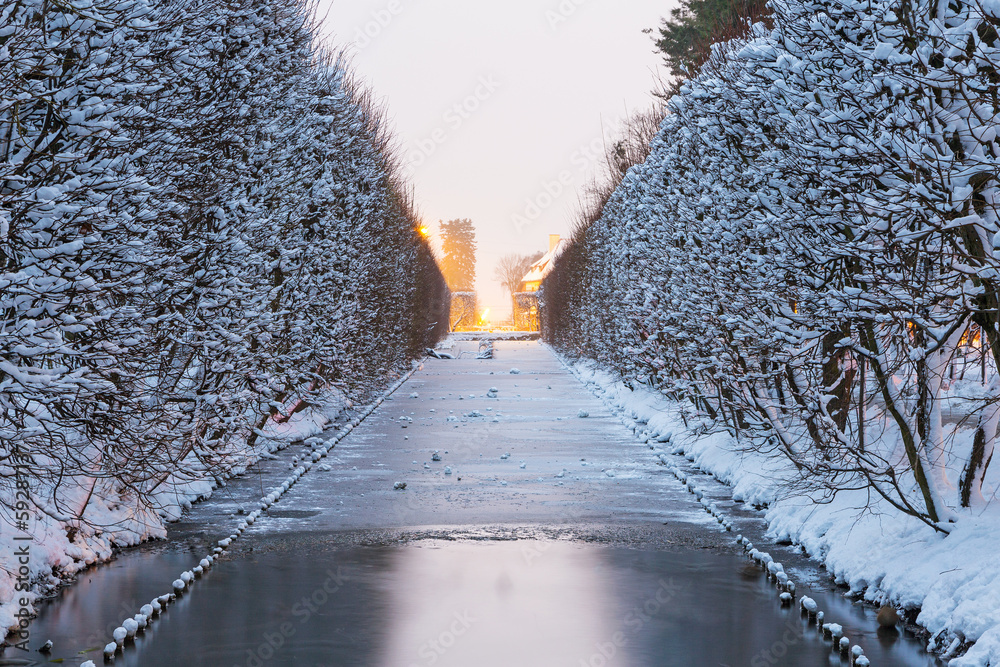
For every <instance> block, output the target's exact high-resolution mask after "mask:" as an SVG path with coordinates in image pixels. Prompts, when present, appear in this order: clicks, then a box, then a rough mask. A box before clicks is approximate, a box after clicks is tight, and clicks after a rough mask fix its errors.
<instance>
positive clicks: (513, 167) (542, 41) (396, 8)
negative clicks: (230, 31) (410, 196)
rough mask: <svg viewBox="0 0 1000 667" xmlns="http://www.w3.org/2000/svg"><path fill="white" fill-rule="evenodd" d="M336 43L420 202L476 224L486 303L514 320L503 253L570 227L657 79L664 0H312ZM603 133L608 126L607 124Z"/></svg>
mask: <svg viewBox="0 0 1000 667" xmlns="http://www.w3.org/2000/svg"><path fill="white" fill-rule="evenodd" d="M319 4H320V8H319V14H320V16H325V21H324V27H325V29H326V31H327V34H328V35H329V36H330V37H331V39H332V42H333V43H334V44H335V45H338V46H344V45H349V46H350V48H349V52H350V53H351V54H352V60H353V63H354V66H355V70H356V72H357V73H358V74H359V75H361V77H363V79H364V80H365V81H366V82H367V84H368V85H369V86H370V87H371V88H372V89H373V90H374V91H375V92H376V94H377V96H379V97H381V98H384V102H385V104H386V105H387V106H388V109H389V113H390V115H391V116H392V118H393V120H394V122H395V130H396V134H397V136H398V138H399V141H400V144H401V145H402V146H403V148H404V150H405V152H406V155H407V158H408V163H409V165H410V170H411V172H410V173H411V179H410V180H411V182H412V184H413V186H414V187H415V193H416V200H417V205H418V208H419V211H420V212H421V214H422V215H423V216H424V220H425V222H426V223H427V224H428V225H429V226H430V227H431V229H432V230H433V231H434V232H435V234H436V233H437V231H438V220H449V219H453V218H470V219H471V220H472V221H473V222H474V223H475V226H476V233H477V240H478V243H479V252H478V256H477V281H476V282H477V285H476V287H477V291H478V293H479V303H480V307H481V308H485V307H490V308H491V311H492V314H493V315H494V316H495V315H505V316H506V315H509V313H510V303H509V302H508V299H507V297H506V295H505V294H504V292H503V290H502V289H501V288H500V285H499V284H498V283H497V281H496V280H495V279H494V275H493V273H494V267H495V266H496V263H497V260H498V259H499V258H500V257H501V256H502V255H504V254H507V253H511V252H516V253H522V254H530V253H532V252H535V251H538V250H547V249H548V235H549V234H561V235H563V236H564V237H565V236H568V235H569V233H570V231H571V229H572V227H573V213H574V211H575V208H576V205H577V195H578V193H579V192H580V190H581V189H582V187H583V186H584V185H585V184H586V183H587V182H588V180H589V177H590V176H591V174H593V173H594V170H595V167H596V161H597V160H598V159H600V157H601V155H602V145H603V139H602V136H603V134H607V135H608V136H609V137H610V136H612V135H613V130H614V129H615V128H617V126H618V123H619V120H620V119H621V118H622V117H624V116H625V115H626V112H627V111H633V110H638V109H644V108H647V107H648V106H649V105H650V104H651V102H652V100H653V98H652V95H651V92H652V91H653V90H654V89H655V88H656V81H657V78H658V77H660V76H661V75H663V74H664V70H663V69H662V67H661V58H660V56H659V55H658V54H656V53H654V51H653V43H652V39H651V37H650V36H649V35H644V34H642V30H643V29H645V28H655V27H656V26H658V25H659V23H660V19H661V17H663V16H666V15H667V14H668V13H669V11H670V9H671V8H672V7H673V6H674V5H675V3H674V2H673V1H672V0H627V1H624V0H497V1H494V2H484V1H483V0H319ZM602 128H603V131H602Z"/></svg>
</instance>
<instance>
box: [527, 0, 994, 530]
mask: <svg viewBox="0 0 1000 667" xmlns="http://www.w3.org/2000/svg"><path fill="white" fill-rule="evenodd" d="M773 8H774V26H773V29H769V28H764V27H763V26H757V27H755V29H754V30H753V31H752V32H751V34H750V35H749V36H748V37H747V38H745V39H742V40H738V41H736V42H731V43H728V44H722V45H718V46H717V47H715V50H714V53H713V57H712V58H711V59H710V61H709V62H708V63H707V64H706V65H705V67H704V68H703V69H702V71H701V72H700V74H699V75H698V76H697V77H695V78H694V79H692V80H690V81H689V82H687V83H686V84H685V85H684V86H683V87H682V88H681V91H680V93H679V94H678V95H677V96H675V97H674V98H673V99H672V100H671V102H670V113H669V115H668V117H667V118H666V120H665V121H664V122H663V124H662V126H661V129H660V133H659V135H658V136H657V138H656V139H655V140H654V142H653V146H652V153H651V155H650V157H649V159H648V160H647V161H646V162H645V163H644V164H642V165H639V166H637V167H635V168H633V169H632V170H631V171H630V172H629V174H628V175H627V176H626V178H625V180H624V181H623V183H622V184H621V186H620V187H619V188H618V190H617V191H616V192H615V194H614V195H613V196H612V198H611V200H610V201H609V202H608V203H607V205H606V206H605V208H604V211H603V215H602V216H601V217H600V218H599V219H598V220H597V221H596V222H594V223H592V224H590V225H588V226H585V227H583V228H582V229H581V230H580V231H579V232H578V233H577V234H576V237H575V238H574V241H573V243H572V245H571V247H570V248H569V249H568V250H567V251H566V253H565V254H564V256H563V258H562V259H561V261H560V262H559V264H558V266H557V268H556V271H555V272H554V273H553V274H552V276H551V277H550V278H549V279H548V280H547V281H546V283H545V285H544V288H543V293H542V300H543V323H544V324H543V327H544V333H545V336H546V337H547V338H548V340H550V341H552V342H554V343H555V344H556V345H557V346H558V347H560V348H562V349H563V350H566V351H569V352H572V353H576V354H580V355H585V356H590V357H593V358H596V359H598V360H600V361H602V362H604V363H606V364H608V365H609V366H611V367H614V368H617V369H619V370H621V372H622V373H623V375H624V376H625V377H626V379H628V380H629V381H633V382H640V383H644V384H648V385H650V386H653V387H655V388H657V389H659V390H661V391H663V392H665V393H667V394H669V395H671V396H673V397H674V398H677V399H680V400H683V401H687V402H689V403H690V404H691V405H692V406H693V409H696V410H697V411H699V412H700V413H701V414H703V415H705V416H707V417H709V418H710V419H711V420H713V422H714V423H715V424H717V425H718V426H720V427H724V428H727V429H729V430H731V431H732V432H734V433H735V434H738V435H740V436H741V438H740V442H743V443H746V444H747V445H748V446H752V447H754V448H756V449H758V450H760V451H764V452H769V453H773V454H775V455H783V456H785V457H787V458H788V459H789V460H790V461H791V462H792V463H793V464H794V467H795V469H796V470H797V471H798V474H797V476H796V478H795V479H794V480H789V484H798V485H800V486H801V487H803V488H805V489H808V490H810V491H811V492H813V493H815V494H817V498H819V497H822V496H824V495H825V496H829V495H832V494H834V493H836V492H837V491H838V490H842V489H852V488H867V489H870V490H871V491H872V492H873V493H874V494H875V496H876V497H881V498H883V499H884V501H887V502H889V503H891V504H892V505H894V506H895V507H896V508H898V509H899V510H900V511H902V512H905V513H907V514H910V515H912V516H915V517H918V518H920V519H922V520H923V521H926V522H927V523H928V524H929V525H931V526H933V527H934V528H936V529H938V530H940V531H942V532H948V531H950V530H951V529H952V526H953V525H954V522H955V521H956V520H958V518H959V517H960V515H961V512H962V511H963V508H965V507H969V506H976V505H982V503H983V502H984V500H983V496H982V492H981V491H982V490H981V485H982V481H983V475H984V472H985V470H986V468H987V466H988V465H989V464H990V460H991V458H992V455H993V449H994V442H995V439H996V433H997V424H998V417H1000V414H998V410H997V407H998V406H997V398H998V395H1000V394H998V389H1000V385H998V384H997V380H996V368H997V359H998V358H1000V329H998V316H1000V312H998V303H1000V301H998V296H1000V282H998V278H1000V261H998V260H1000V257H998V254H997V253H998V248H1000V241H998V240H997V239H998V238H1000V236H998V231H1000V228H998V219H997V213H996V207H995V202H994V199H995V196H996V194H995V193H996V184H997V177H998V164H1000V160H998V149H1000V146H998V144H997V141H996V134H997V133H996V128H997V114H998V112H1000V102H998V93H1000V69H998V66H1000V55H998V53H997V48H998V47H1000V37H998V33H997V27H998V26H1000V6H994V5H992V4H991V5H986V4H983V5H980V4H977V3H966V2H954V1H953V2H950V3H949V2H934V3H931V2H927V1H918V2H910V1H903V0H883V1H877V2H867V1H866V2H854V1H852V0H848V1H844V2H834V1H825V0H823V1H813V0H781V1H776V2H774V3H773ZM873 425H877V427H876V428H874V429H873V428H872V426H873ZM866 426H867V427H868V428H865V427H866ZM873 431H874V434H873Z"/></svg>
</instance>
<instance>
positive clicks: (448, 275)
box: [440, 219, 476, 292]
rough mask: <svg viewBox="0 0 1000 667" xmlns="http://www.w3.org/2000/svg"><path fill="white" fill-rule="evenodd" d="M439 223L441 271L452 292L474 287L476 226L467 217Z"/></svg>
mask: <svg viewBox="0 0 1000 667" xmlns="http://www.w3.org/2000/svg"><path fill="white" fill-rule="evenodd" d="M440 224H441V246H442V251H443V254H444V257H443V258H442V259H441V271H442V273H444V277H445V280H447V281H448V287H449V289H451V291H452V292H473V291H475V289H476V228H475V227H474V226H473V224H472V221H471V220H469V219H459V220H449V221H448V222H442V223H440Z"/></svg>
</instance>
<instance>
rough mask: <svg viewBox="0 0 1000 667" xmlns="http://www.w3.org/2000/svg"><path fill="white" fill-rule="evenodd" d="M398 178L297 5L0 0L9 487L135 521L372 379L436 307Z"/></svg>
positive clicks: (413, 351) (74, 523) (1, 434)
mask: <svg viewBox="0 0 1000 667" xmlns="http://www.w3.org/2000/svg"><path fill="white" fill-rule="evenodd" d="M397 173H398V169H397V167H396V165H395V163H394V156H393V146H392V141H391V137H389V136H388V135H387V134H386V123H385V121H384V118H383V116H382V114H381V112H380V110H379V109H378V108H377V107H376V106H375V105H373V103H372V102H371V100H370V98H369V96H368V95H367V93H365V92H364V91H363V90H362V89H361V88H360V87H359V86H358V85H357V84H356V83H355V82H354V81H353V80H352V77H351V75H350V72H349V69H348V67H347V65H346V63H345V62H344V61H343V60H342V59H341V58H339V57H336V56H331V55H329V54H327V53H326V52H325V51H324V49H323V48H322V46H321V45H320V44H318V42H317V40H316V38H315V29H314V25H313V17H312V15H311V12H310V9H309V3H307V2H276V1H273V0H226V1H225V2H206V1H204V0H114V1H110V0H71V1H68V2H47V1H43V0H15V1H14V2H8V3H4V4H3V6H2V7H0V504H3V505H6V506H8V509H9V508H12V507H13V506H14V505H15V499H14V498H15V493H14V491H15V487H16V486H17V485H20V486H21V488H22V489H28V495H29V496H30V507H31V510H30V516H31V522H34V521H36V520H37V521H40V522H53V521H54V522H56V524H58V525H61V526H63V527H64V528H65V531H66V533H67V535H66V539H67V542H68V544H70V545H72V544H74V543H75V541H79V544H80V545H84V544H86V540H88V539H90V538H92V537H93V536H94V535H95V534H99V533H100V532H101V531H104V530H108V532H109V534H112V535H114V534H115V531H123V532H122V534H123V536H122V537H121V541H124V542H130V541H135V540H136V539H141V538H142V537H144V536H146V535H149V534H155V533H157V532H158V531H160V530H161V527H162V526H161V523H160V521H161V518H162V516H163V515H164V514H170V513H171V512H174V511H175V509H176V503H177V502H182V503H183V502H185V500H184V498H185V493H184V485H185V484H191V483H196V482H201V480H204V479H206V478H208V479H209V480H211V479H213V478H214V479H219V478H224V477H225V476H226V475H228V474H230V473H231V471H233V470H239V469H242V468H244V467H245V466H246V465H247V464H248V462H250V461H252V460H253V457H254V456H255V454H256V452H257V448H258V440H259V437H258V436H259V435H260V434H261V433H262V432H263V429H265V426H266V425H267V422H268V420H274V421H282V420H285V419H287V418H288V417H289V416H290V415H289V412H290V411H292V410H296V409H299V408H301V407H302V406H304V405H308V404H309V402H310V401H311V400H313V399H314V398H315V397H317V396H318V395H319V394H321V393H323V392H327V393H329V392H335V393H337V394H338V395H346V396H348V397H356V398H360V397H363V396H365V395H368V394H369V393H370V392H371V391H373V390H375V389H377V388H378V387H380V386H384V384H385V383H387V382H388V381H389V379H390V377H391V376H393V375H394V374H398V373H399V372H400V371H401V370H402V369H403V368H404V367H406V365H407V364H408V362H409V361H410V360H411V359H413V358H415V357H416V356H417V355H418V354H420V353H421V352H422V351H423V350H424V349H425V348H426V347H427V346H428V345H431V344H433V343H434V342H436V340H437V339H438V337H439V336H440V335H441V333H442V332H443V331H446V329H447V317H448V298H447V289H446V287H445V285H444V281H443V278H442V276H441V274H440V272H439V271H438V269H437V267H436V265H435V263H434V260H433V257H432V256H431V252H430V249H429V248H428V247H427V245H426V242H425V241H424V240H423V239H422V237H421V235H420V234H419V233H418V232H417V231H416V230H417V228H418V227H419V224H418V220H417V219H416V216H415V214H414V213H413V211H412V209H411V206H410V203H409V201H408V200H407V199H406V198H405V197H404V195H403V193H404V192H405V191H406V189H407V188H406V186H405V184H403V183H402V182H400V180H399V179H398V176H397ZM198 488H201V487H200V486H199V487H198ZM178 494H179V495H178ZM115 508H118V509H117V510H115ZM8 509H5V510H3V512H2V514H3V519H2V520H4V521H6V522H8V523H10V525H11V527H13V526H14V522H13V521H14V513H13V512H10V511H8ZM109 510H115V511H118V512H119V513H118V514H115V512H114V511H109ZM108 517H113V518H115V519H116V520H120V523H119V524H118V525H117V526H116V527H114V528H108V527H101V526H98V525H96V524H99V523H102V519H106V518H108ZM31 522H29V523H31ZM22 527H23V524H22ZM28 529H29V532H30V526H29V527H28ZM4 530H5V532H9V531H7V528H4ZM82 558H83V557H81V559H82ZM51 565H52V563H43V562H41V561H40V560H39V562H37V563H35V564H33V567H35V566H37V569H38V570H39V571H46V570H47V569H49V570H50V569H51ZM65 569H67V570H68V569H72V568H71V567H69V566H67V567H66V568H65ZM0 592H2V593H3V596H2V597H0V604H3V603H4V602H6V596H7V591H6V589H4V590H2V591H0Z"/></svg>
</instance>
